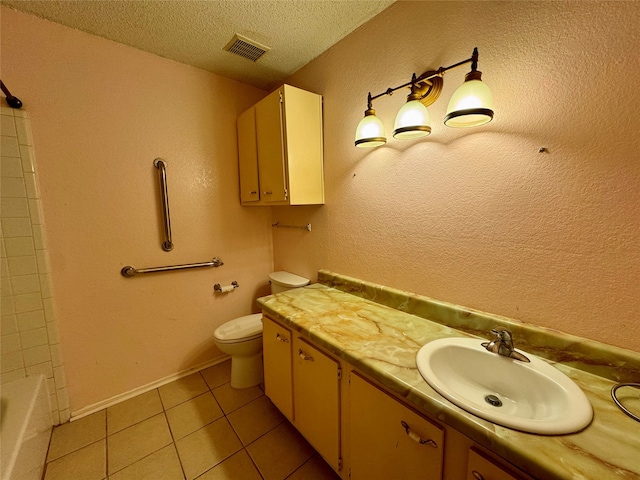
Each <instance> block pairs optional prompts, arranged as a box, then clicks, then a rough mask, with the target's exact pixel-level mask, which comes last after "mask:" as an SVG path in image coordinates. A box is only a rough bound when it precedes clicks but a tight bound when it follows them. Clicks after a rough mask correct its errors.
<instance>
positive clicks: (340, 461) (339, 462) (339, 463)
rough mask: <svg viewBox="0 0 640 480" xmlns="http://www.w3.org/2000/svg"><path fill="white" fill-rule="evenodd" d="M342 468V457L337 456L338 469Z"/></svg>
mask: <svg viewBox="0 0 640 480" xmlns="http://www.w3.org/2000/svg"><path fill="white" fill-rule="evenodd" d="M340 470H342V457H338V471H340ZM349 476H351V471H349Z"/></svg>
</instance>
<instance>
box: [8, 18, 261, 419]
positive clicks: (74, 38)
mask: <svg viewBox="0 0 640 480" xmlns="http://www.w3.org/2000/svg"><path fill="white" fill-rule="evenodd" d="M2 80H3V81H4V82H5V83H6V84H7V85H8V86H9V88H10V89H11V90H12V93H13V94H14V95H16V96H18V97H19V98H20V99H21V100H22V101H23V103H24V105H25V109H26V110H28V111H29V113H30V115H31V121H32V128H33V137H34V141H35V144H36V145H37V147H38V163H37V169H38V175H39V181H40V186H41V194H42V201H43V208H44V217H45V219H46V225H47V233H48V238H49V247H50V255H51V267H52V274H51V277H52V281H53V289H54V291H55V298H56V306H57V314H58V315H57V316H58V319H59V322H60V335H61V346H62V354H63V357H64V359H65V368H66V374H67V380H68V386H69V396H70V403H71V411H72V412H74V411H78V410H79V409H81V408H84V407H87V406H88V405H91V404H94V403H96V402H99V401H103V400H105V399H108V398H110V397H112V396H114V395H118V394H121V393H123V392H127V391H129V390H132V389H134V388H137V387H140V386H142V385H145V384H147V383H149V382H153V381H156V380H158V379H161V378H164V377H166V376H169V375H172V374H175V373H177V372H180V371H184V370H185V369H188V368H190V367H193V366H195V365H199V364H202V363H203V362H207V361H209V360H212V359H214V358H216V357H218V356H220V355H221V352H219V351H218V350H217V349H216V348H215V346H214V345H213V341H212V335H213V331H214V330H215V328H216V327H217V326H218V325H220V324H221V323H223V322H224V321H226V320H228V319H231V318H233V317H235V316H239V315H243V314H248V313H250V312H251V311H256V310H257V305H256V304H255V302H254V300H255V298H256V297H257V296H259V295H260V294H264V293H265V292H266V290H265V288H266V286H267V274H268V273H269V272H270V271H271V267H272V265H273V263H272V246H271V226H270V223H271V212H270V211H269V210H268V209H248V208H241V207H240V204H239V200H238V198H239V195H238V176H237V153H236V133H235V118H236V115H237V114H238V113H239V112H241V111H242V110H243V109H246V108H247V107H249V106H250V105H252V104H253V103H255V102H256V101H257V100H259V99H260V98H262V97H263V96H264V95H265V92H263V91H261V90H258V89H255V88H253V87H249V86H247V85H243V84H241V83H238V82H235V81H231V80H227V79H224V78H221V77H218V76H215V75H212V74H210V73H207V72H205V71H202V70H198V69H196V68H192V67H188V66H185V65H181V64H179V63H176V62H173V61H170V60H166V59H163V58H160V57H157V56H154V55H150V54H147V53H143V52H141V51H138V50H135V49H133V48H129V47H126V46H123V45H118V44H115V43H113V42H110V41H107V40H103V39H99V38H97V37H93V36H90V35H87V34H84V33H80V32H78V31H75V30H72V29H69V28H66V27H63V26H59V25H56V24H53V23H50V22H47V21H43V20H40V19H37V18H36V17H33V16H28V15H24V14H21V13H17V12H13V11H11V10H8V9H6V8H2ZM156 157H162V158H164V159H165V160H166V161H167V163H168V172H167V175H168V188H169V200H170V207H171V220H172V229H173V239H174V242H175V248H174V250H173V251H172V252H170V253H166V252H164V251H162V249H161V248H160V243H161V223H160V222H161V217H160V212H159V196H158V191H157V190H158V187H157V181H158V180H157V170H156V169H155V168H153V160H154V159H155V158H156ZM214 255H215V256H219V257H221V258H222V260H223V261H224V262H225V265H224V266H223V267H221V268H218V269H201V270H193V271H186V272H174V273H166V274H158V275H156V276H152V275H149V276H146V277H139V278H131V279H126V278H124V277H122V276H121V275H120V269H121V268H122V267H123V266H125V265H134V266H136V267H139V268H142V267H152V266H159V265H172V264H180V263H193V262H202V261H206V260H210V259H211V258H212V257H213V256H214ZM232 280H237V281H238V282H239V284H240V288H239V289H237V290H236V291H234V292H233V293H230V294H227V295H225V296H221V295H214V294H213V284H214V283H222V284H228V283H230V282H231V281H232Z"/></svg>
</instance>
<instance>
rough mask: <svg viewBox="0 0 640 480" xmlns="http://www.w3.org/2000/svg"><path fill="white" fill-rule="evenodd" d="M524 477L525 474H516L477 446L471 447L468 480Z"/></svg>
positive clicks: (508, 479) (520, 478) (518, 478)
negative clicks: (483, 452) (476, 447)
mask: <svg viewBox="0 0 640 480" xmlns="http://www.w3.org/2000/svg"><path fill="white" fill-rule="evenodd" d="M523 478H525V477H524V476H523V475H517V476H516V474H515V473H512V472H510V471H509V470H507V468H506V467H502V466H501V465H499V464H497V463H496V462H495V461H494V460H492V459H490V458H488V457H487V456H485V455H483V454H482V452H480V451H478V450H476V449H475V448H471V449H469V457H468V460H467V476H466V480H522V479H523Z"/></svg>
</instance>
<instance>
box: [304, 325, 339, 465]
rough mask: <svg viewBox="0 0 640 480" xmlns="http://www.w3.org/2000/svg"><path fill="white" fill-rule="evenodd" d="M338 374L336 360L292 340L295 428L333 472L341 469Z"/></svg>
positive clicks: (305, 343)
mask: <svg viewBox="0 0 640 480" xmlns="http://www.w3.org/2000/svg"><path fill="white" fill-rule="evenodd" d="M340 372H341V370H340V364H339V363H338V362H337V361H336V360H334V359H333V358H331V357H329V356H328V355H325V354H324V353H323V352H321V351H320V350H318V349H317V348H315V347H313V346H312V345H311V344H309V343H307V342H306V341H304V340H303V339H301V338H298V337H296V338H295V339H294V343H293V398H294V405H295V421H294V425H295V426H296V428H297V429H298V430H299V431H300V433H301V434H302V435H304V437H305V438H306V439H307V440H308V441H309V443H310V444H311V445H313V447H314V448H315V449H316V451H317V452H318V453H319V454H320V455H322V457H323V458H324V459H325V460H326V461H327V463H329V465H331V466H332V467H333V469H334V470H335V471H336V472H337V471H338V470H340V468H341V462H340V374H341V373H340Z"/></svg>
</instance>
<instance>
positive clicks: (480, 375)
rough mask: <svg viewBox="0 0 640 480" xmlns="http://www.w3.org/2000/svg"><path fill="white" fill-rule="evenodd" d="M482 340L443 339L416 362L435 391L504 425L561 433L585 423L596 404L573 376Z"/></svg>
mask: <svg viewBox="0 0 640 480" xmlns="http://www.w3.org/2000/svg"><path fill="white" fill-rule="evenodd" d="M481 343H482V340H481V339H473V338H442V339H439V340H434V341H432V342H429V343H427V344H426V345H424V346H423V347H422V348H421V349H420V350H419V352H418V355H417V357H416V364H417V366H418V370H419V371H420V374H421V375H422V377H423V378H424V379H425V380H426V381H427V383H428V384H429V385H431V387H433V389H434V390H436V391H437V392H438V393H440V394H441V395H442V396H444V397H445V398H447V399H448V400H450V401H451V402H453V403H454V404H456V405H457V406H459V407H460V408H462V409H464V410H466V411H468V412H470V413H472V414H474V415H477V416H478V417H481V418H484V419H485V420H489V421H490V422H493V423H497V424H499V425H503V426H505V427H509V428H513V429H516V430H521V431H524V432H529V433H539V434H544V435H559V434H566V433H572V432H576V431H578V430H581V429H583V428H584V427H586V426H587V425H588V424H589V423H590V422H591V419H592V418H593V409H592V408H591V404H590V403H589V400H588V399H587V397H586V396H585V394H584V392H583V391H582V390H580V387H578V386H577V385H576V384H575V383H574V382H573V380H571V379H570V378H569V377H567V376H566V375H565V374H563V373H562V372H560V371H559V370H557V369H556V368H554V367H553V366H552V365H550V364H548V363H546V362H545V361H543V360H541V359H539V358H537V357H535V356H533V355H531V354H528V353H525V352H521V351H519V352H520V353H522V354H524V355H526V356H527V357H528V358H529V360H531V361H530V363H524V362H521V361H519V360H514V359H512V358H508V357H504V356H502V355H498V354H497V353H492V352H489V351H487V350H486V349H485V348H484V347H482V345H481Z"/></svg>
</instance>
